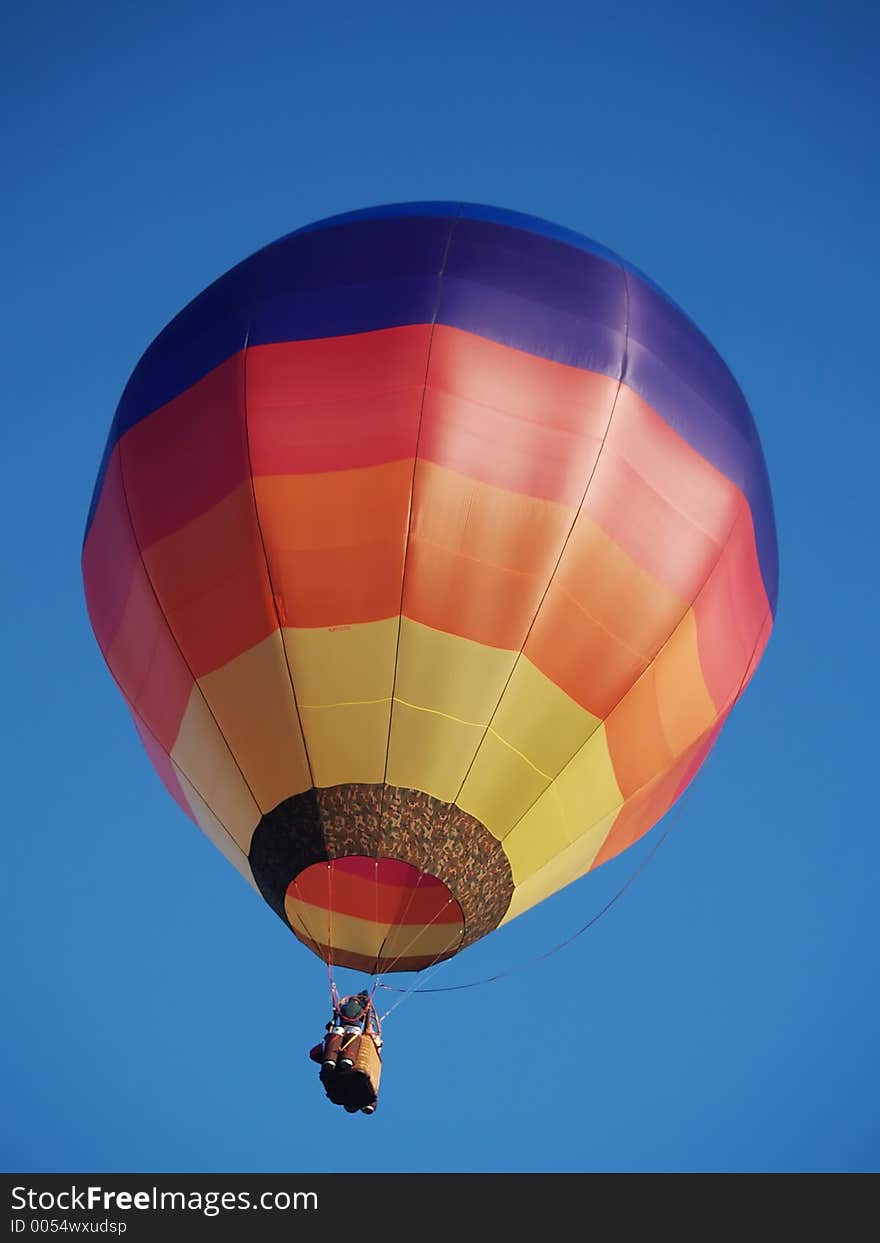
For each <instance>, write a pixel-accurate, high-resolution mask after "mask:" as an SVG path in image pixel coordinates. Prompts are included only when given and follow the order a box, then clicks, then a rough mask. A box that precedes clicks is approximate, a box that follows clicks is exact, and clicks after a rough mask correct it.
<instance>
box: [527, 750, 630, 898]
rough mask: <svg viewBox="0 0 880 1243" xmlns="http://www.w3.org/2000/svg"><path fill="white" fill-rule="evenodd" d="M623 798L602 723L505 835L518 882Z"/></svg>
mask: <svg viewBox="0 0 880 1243" xmlns="http://www.w3.org/2000/svg"><path fill="white" fill-rule="evenodd" d="M622 802H623V797H622V795H621V793H620V787H619V786H618V784H617V780H616V778H615V776H614V768H613V766H612V763H611V757H610V755H609V753H608V743H607V740H606V737H605V726H604V725H600V726H599V728H598V729H597V730H595V732H594V733H593V734H591V735H590V737H589V739H588V740H587V742H586V743H585V744H584V746H583V747H582V748H581V749H580V751H578V753H577V754H576V755H575V756H574V758H573V759H572V760H571V761H570V763H569V764H567V765H566V767H565V768H564V769H563V770H562V772H561V773H560V774H559V776H558V777H557V778H556V780H555V781H554V782H553V783H552V785H550V786H549V787H548V788H547V790H546V791H545V792H544V793H543V794H542V795H541V797H540V798H539V799H538V800H537V802H536V803H535V804H534V806H533V807H531V808H530V809H529V811H528V812H526V814H525V815H524V816H523V818H522V820H520V822H519V824H517V825H516V827H515V828H513V829H512V830H511V831H510V833H508V835H507V836H506V837H505V838H504V850H505V852H506V854H507V857H508V859H509V860H510V865H511V868H512V869H513V880H514V884H515V885H520V884H522V883H523V881H525V880H527V879H528V877H529V876H532V875H533V874H534V873H535V872H537V871H538V869H539V868H541V867H543V866H544V865H545V864H546V863H548V862H549V861H550V860H551V859H552V858H553V857H554V856H555V855H557V854H559V853H560V851H562V850H563V849H564V848H565V847H566V846H568V845H570V844H571V843H572V842H574V841H575V840H576V839H577V838H578V837H580V836H581V834H582V833H583V832H584V831H586V830H587V829H589V828H590V827H591V826H592V825H594V824H597V823H599V821H601V820H602V819H604V818H605V817H606V816H608V815H609V814H610V813H611V812H612V811H616V809H617V808H618V807H619V806H620V804H621V803H622ZM597 849H598V847H597ZM572 879H573V878H572Z"/></svg>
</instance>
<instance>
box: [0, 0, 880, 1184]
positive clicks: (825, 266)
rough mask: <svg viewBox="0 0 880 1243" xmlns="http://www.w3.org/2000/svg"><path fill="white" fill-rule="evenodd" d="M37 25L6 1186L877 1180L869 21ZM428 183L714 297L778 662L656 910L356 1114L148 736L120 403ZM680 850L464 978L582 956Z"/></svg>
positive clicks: (20, 314) (16, 115) (459, 1018)
mask: <svg viewBox="0 0 880 1243" xmlns="http://www.w3.org/2000/svg"><path fill="white" fill-rule="evenodd" d="M16 8H17V12H16V11H13V6H7V7H6V10H5V13H4V17H3V19H2V30H0V45H2V47H3V52H2V58H3V62H4V63H3V64H2V67H0V91H2V94H3V96H4V98H3V114H4V116H5V118H6V122H7V125H6V137H5V140H4V152H3V155H4V160H3V162H4V166H5V169H6V173H7V185H6V189H5V193H4V195H3V198H2V203H0V213H2V217H3V226H2V237H3V270H4V278H5V279H4V285H5V296H4V298H3V305H2V308H0V315H2V319H3V324H2V333H0V341H2V347H0V348H2V350H3V354H4V362H3V372H4V395H5V401H4V405H5V415H4V419H5V426H6V437H7V439H6V462H7V467H6V472H5V481H4V488H3V490H2V494H0V504H2V506H3V511H4V512H3V529H4V530H5V531H6V541H5V550H4V594H5V607H4V609H3V611H2V621H0V624H2V628H3V643H2V651H3V656H4V661H5V671H4V675H3V676H4V702H5V713H4V718H5V735H6V738H5V745H4V748H3V763H4V767H5V770H6V771H5V777H4V787H3V788H4V806H3V811H4V815H3V820H4V862H5V867H4V869H3V877H2V887H3V888H2V894H0V910H2V918H3V921H4V924H5V927H4V931H3V955H4V960H5V961H4V963H3V967H2V991H3V993H5V994H6V996H5V998H4V1000H3V1013H4V1022H3V1026H2V1035H0V1042H2V1044H0V1068H2V1075H3V1085H2V1099H3V1102H4V1105H3V1112H4V1114H5V1119H4V1125H3V1127H2V1140H0V1145H2V1152H0V1166H2V1168H4V1169H5V1170H8V1171H15V1170H35V1171H64V1170H74V1171H117V1170H118V1171H132V1170H157V1171H175V1170H182V1171H296V1172H314V1171H324V1170H327V1171H336V1170H341V1169H353V1170H365V1171H366V1170H391V1171H398V1170H400V1171H447V1170H451V1171H459V1170H463V1171H543V1170H563V1171H582V1170H876V1169H878V1168H880V1075H878V1060H877V1049H878V1045H880V1031H878V1027H880V1004H878V997H877V980H878V967H880V963H878V944H880V903H878V901H877V878H878V876H880V824H878V820H880V817H878V814H877V795H876V792H875V791H876V778H875V769H876V760H875V749H876V743H877V699H878V684H877V683H878V680H877V673H876V659H875V647H876V636H877V615H878V606H880V598H878V596H880V593H878V586H877V561H878V543H880V522H878V503H877V495H878V488H877V482H876V462H877V458H878V451H880V431H878V427H880V423H878V418H877V414H876V396H875V386H876V380H875V377H874V374H873V372H874V370H875V367H874V363H875V360H876V357H877V330H878V327H880V324H878V315H877V297H876V291H875V284H876V279H877V276H876V274H877V271H878V245H877V213H878V172H877V145H876V141H877V140H876V135H877V132H878V119H880V118H878V94H877V85H876V57H875V50H876V46H877V38H878V33H880V31H878V20H877V16H876V13H873V14H872V13H871V12H870V6H868V5H866V4H863V3H853V2H851V3H843V4H835V5H832V4H830V3H827V4H824V5H820V4H808V3H804V4H794V3H792V4H790V5H787V4H779V3H773V2H772V0H771V2H770V3H769V4H758V3H744V4H739V5H735V6H720V5H708V6H707V5H705V4H698V3H689V4H668V5H664V4H660V5H658V4H655V3H646V2H642V0H634V2H633V3H630V4H628V5H625V6H619V5H618V6H609V5H601V6H600V5H595V4H592V3H587V4H580V3H574V0H569V2H568V3H562V2H561V0H545V2H544V3H542V4H540V5H529V6H522V9H521V11H520V12H518V11H517V6H516V5H511V4H509V3H505V4H501V3H496V2H495V0H488V2H487V3H485V4H481V5H474V4H472V3H464V0H453V2H452V3H449V2H447V3H445V4H443V5H440V6H437V5H434V6H431V5H422V6H418V5H412V4H410V3H402V2H401V3H395V4H389V3H379V4H376V5H366V6H365V5H361V4H351V3H349V2H348V0H343V2H342V3H339V4H336V5H331V6H328V7H326V8H325V9H324V10H322V13H323V15H319V13H318V11H317V9H316V7H315V6H300V5H299V4H298V3H296V2H294V3H269V2H266V0H253V2H252V3H249V4H245V5H241V4H236V5H233V4H231V3H224V2H223V0H215V2H213V3H211V4H208V3H205V4H198V5H197V4H188V3H184V4H182V5H181V4H176V3H175V4H171V3H161V2H157V3H155V4H151V5H149V6H146V7H145V8H143V10H142V11H141V12H136V11H135V6H132V5H119V4H109V3H91V4H85V5H82V6H70V5H62V4H58V3H55V4H49V5H46V6H42V7H40V8H36V9H35V8H33V7H31V8H30V9H26V8H25V7H24V6H16ZM406 199H464V200H469V201H475V202H488V203H493V204H499V205H502V206H505V207H509V208H512V209H515V210H519V211H524V212H531V213H534V214H537V215H540V216H545V217H547V218H549V219H551V220H554V221H557V222H559V223H561V224H563V225H566V226H568V227H570V228H574V229H577V230H579V231H581V232H583V233H586V234H588V235H589V236H591V237H594V238H596V239H597V240H598V241H600V242H602V243H603V244H605V245H606V246H609V247H611V248H612V249H614V250H616V251H618V252H620V253H621V254H622V255H624V256H625V257H626V258H627V259H629V260H630V261H631V262H633V263H634V264H636V265H637V266H638V267H640V268H642V269H643V270H644V271H645V272H647V273H648V274H649V275H650V276H651V277H653V279H654V280H656V281H657V282H658V283H659V284H660V285H662V286H663V287H664V288H665V289H666V290H667V291H668V292H669V293H670V295H671V296H672V297H673V298H675V299H676V301H678V302H679V303H680V304H681V305H682V306H683V307H684V308H685V309H686V310H687V311H688V312H689V313H690V315H691V316H692V317H693V318H694V319H695V320H696V321H697V322H698V323H699V324H700V325H701V327H702V328H703V329H704V331H705V332H706V333H707V335H708V336H709V337H710V339H711V340H712V341H713V342H714V344H715V345H716V346H717V347H718V349H719V350H720V351H721V353H722V354H723V356H724V357H725V359H726V360H727V362H728V363H729V365H730V366H731V368H732V370H733V371H734V373H735V375H736V376H737V378H738V379H739V381H740V383H741V385H742V387H743V389H744V391H745V393H746V396H747V397H748V399H749V402H750V404H751V406H752V409H753V411H754V414H755V417H756V420H757V423H758V426H759V428H760V431H761V435H762V438H763V442H764V447H765V452H766V456H767V461H768V465H769V470H770V476H771V480H772V482H773V487H774V495H775V501H776V507H777V520H778V526H779V539H780V556H781V592H780V607H779V613H778V619H777V627H776V630H775V632H774V635H773V638H772V640H771V643H770V646H769V648H768V651H767V654H766V656H765V659H764V663H763V665H762V666H761V669H760V671H759V673H758V676H757V677H756V679H755V680H754V682H753V683H752V686H751V687H750V689H749V690H748V692H747V694H746V696H745V698H744V700H743V701H742V703H741V704H740V705H739V707H738V709H737V710H736V711H735V713H734V714H733V717H732V718H731V720H730V722H729V724H728V726H727V728H726V730H725V733H724V735H723V737H722V739H721V742H720V743H719V745H718V747H717V748H716V750H715V752H714V753H713V755H712V757H711V758H710V761H709V763H708V765H707V767H706V770H705V772H704V773H703V774H702V775H701V777H700V778H699V779H698V781H697V783H696V785H695V787H694V789H693V793H692V795H691V796H690V797H689V798H688V800H687V802H686V804H685V806H684V808H683V810H682V811H681V814H680V815H679V816H678V818H677V820H676V822H675V824H674V826H673V829H672V832H671V834H670V836H669V837H668V839H667V840H666V841H665V842H664V844H663V845H662V847H661V849H660V850H659V852H658V854H657V855H656V857H655V858H654V859H653V861H652V862H651V863H650V865H649V866H648V867H647V869H646V870H645V871H644V873H643V874H642V875H641V876H640V877H639V878H638V880H637V881H636V883H635V884H634V886H633V887H632V888H631V889H630V890H629V891H628V892H627V894H626V895H625V896H624V897H623V898H622V899H621V901H620V902H619V903H618V904H617V905H616V906H615V907H614V908H613V910H612V911H611V912H610V913H609V914H608V915H607V916H606V917H605V918H604V919H603V920H602V921H601V922H600V923H599V924H598V926H597V927H596V928H595V929H594V930H593V931H591V932H590V933H588V934H587V935H586V936H584V937H582V938H581V939H580V940H578V941H577V942H576V943H575V944H574V945H572V946H570V947H569V948H568V949H566V950H565V951H563V952H562V953H559V954H557V955H556V956H555V957H553V958H550V959H549V960H547V961H546V962H544V963H543V964H542V965H541V966H539V967H537V968H535V969H533V970H530V971H527V972H525V973H521V974H518V975H514V976H513V977H511V978H510V979H508V980H505V981H503V982H501V983H499V984H495V985H491V986H488V987H486V988H485V989H482V990H472V991H464V992H458V993H451V994H448V995H446V996H444V997H415V998H412V999H410V1000H408V1001H407V1002H406V1004H405V1005H403V1006H401V1007H400V1009H399V1010H397V1011H396V1012H395V1014H394V1016H393V1018H392V1019H391V1020H389V1022H388V1027H387V1032H386V1035H387V1045H386V1047H387V1059H386V1068H385V1082H384V1084H383V1094H382V1101H381V1107H380V1110H379V1112H378V1113H377V1114H376V1116H375V1117H374V1118H373V1119H366V1118H363V1117H356V1118H349V1117H347V1116H346V1115H345V1114H343V1113H342V1112H341V1111H340V1110H337V1109H334V1108H333V1107H332V1106H331V1105H330V1104H329V1103H328V1102H326V1101H325V1099H324V1097H323V1092H322V1090H321V1088H320V1085H319V1084H318V1082H317V1078H316V1075H315V1068H314V1067H313V1065H312V1064H311V1063H309V1062H308V1061H307V1060H306V1050H307V1048H308V1046H309V1045H310V1044H312V1043H313V1042H314V1040H316V1039H317V1038H318V1035H319V1034H320V1030H321V1028H322V1026H323V1021H324V1018H325V1010H326V971H325V970H324V969H323V968H322V967H321V964H320V963H319V962H318V960H317V959H315V958H313V957H312V956H311V955H310V954H308V953H307V952H306V951H305V950H304V949H303V948H302V947H300V946H299V945H298V944H297V942H296V941H295V940H294V938H293V937H292V936H290V935H289V934H288V933H286V932H285V930H284V928H283V927H282V925H281V924H280V922H279V921H278V920H277V919H276V918H275V916H274V915H273V914H272V913H271V912H270V911H269V909H268V907H265V906H264V905H263V904H262V903H261V902H260V900H259V899H258V898H257V897H256V896H255V895H254V894H253V892H252V891H251V890H250V889H249V888H248V887H247V886H246V885H245V884H244V883H243V882H242V881H241V880H240V878H239V876H238V875H237V873H236V872H234V870H233V869H232V868H231V867H230V866H229V865H228V864H226V863H225V861H224V860H223V858H222V857H221V856H220V855H219V854H218V853H217V852H216V851H215V850H214V849H213V848H212V847H211V846H210V844H209V843H208V842H207V841H206V840H205V839H203V838H202V837H201V836H200V834H199V833H198V832H197V831H196V830H195V828H194V827H192V826H191V825H190V824H189V822H188V821H187V820H185V818H184V817H183V815H182V813H181V812H180V811H179V810H178V809H177V807H176V806H175V805H174V804H173V803H172V801H171V800H170V799H169V798H168V797H167V795H166V794H165V792H164V791H163V790H162V788H161V787H160V784H159V782H158V781H157V779H156V778H155V776H154V774H153V771H152V769H151V768H150V766H149V763H148V762H147V760H146V758H145V756H144V754H143V753H142V751H141V748H140V745H139V743H138V741H137V739H136V736H135V733H134V730H133V728H132V727H131V725H130V722H129V718H128V715H127V713H126V712H125V709H124V707H123V704H122V701H121V699H120V698H119V696H118V694H117V692H116V689H115V687H114V686H113V684H112V681H111V679H110V677H109V675H108V673H107V672H106V669H105V667H104V664H103V661H102V659H101V657H100V654H99V652H98V649H97V646H96V644H95V642H94V640H93V637H92V634H91V631H90V628H89V623H88V619H87V616H86V611H85V606H84V602H83V594H82V588H81V581H80V570H79V552H80V541H81V538H82V530H83V523H84V519H85V515H86V510H87V507H88V502H89V496H90V492H91V487H92V483H93V479H94V475H95V472H96V469H97V465H98V461H99V458H100V454H101V450H102V447H103V443H104V438H105V435H106V432H107V429H108V426H109V422H110V419H111V417H112V414H113V410H114V407H115V404H116V401H117V399H118V397H119V394H120V392H121V390H122V387H123V385H124V383H125V380H126V378H127V377H128V374H129V372H130V371H131V369H132V367H133V366H134V364H135V362H136V361H137V359H138V357H139V355H140V354H141V352H142V350H143V349H144V348H145V347H146V345H147V344H148V343H149V341H150V340H151V339H152V337H153V336H154V334H155V333H156V332H157V331H158V330H159V329H160V328H161V327H162V326H163V324H164V323H165V322H166V321H167V320H168V319H169V318H170V317H171V316H172V315H173V314H174V313H175V312H176V311H177V310H178V309H179V308H180V307H181V306H182V305H183V304H184V303H185V302H186V301H187V300H188V299H189V298H191V297H192V296H193V295H195V294H196V293H198V292H199V290H201V289H202V288H203V287H204V286H205V285H206V284H207V283H208V282H209V281H211V280H212V279H213V278H214V277H215V276H217V275H219V274H220V273H221V272H223V271H225V270H226V269H227V268H228V267H230V266H231V265H232V264H233V263H234V262H236V261H237V260H239V259H240V258H242V257H244V256H245V255H247V254H249V253H250V252H252V251H253V250H255V249H256V248H258V247H259V246H261V245H263V244H265V243H267V242H269V241H271V240H273V239H274V238H276V237H277V236H279V235H280V234H283V233H285V232H288V231H290V230H291V229H293V228H296V227H298V226H299V225H301V224H304V223H307V222H309V221H311V220H314V219H316V218H318V217H322V216H326V215H329V214H332V213H334V212H340V211H345V210H349V209H352V208H357V207H362V206H366V205H369V204H373V203H384V202H391V201H395V200H406ZM872 567H873V568H872ZM673 814H675V813H673ZM656 836H657V834H656V832H655V834H654V835H652V836H651V837H649V838H648V839H647V840H646V841H645V842H643V843H642V844H641V845H640V846H639V847H636V848H635V850H634V851H632V852H630V853H629V854H626V855H624V856H623V857H621V858H620V859H618V860H616V861H615V862H613V863H612V864H609V865H607V866H606V867H605V868H603V869H601V870H600V871H599V872H598V873H595V874H593V875H592V876H590V877H588V878H586V879H585V880H583V881H581V882H579V883H577V884H576V885H574V886H573V887H571V888H569V889H568V890H566V891H565V892H564V893H563V894H561V895H558V896H557V897H556V898H555V899H553V900H551V901H550V902H548V903H546V904H544V905H543V906H542V907H540V908H539V909H538V910H537V911H535V912H533V913H532V914H530V915H528V916H525V917H524V918H522V919H520V920H518V921H516V922H515V923H514V924H513V925H511V926H510V927H509V928H507V929H505V930H503V931H502V932H500V933H497V934H495V935H493V936H492V937H490V938H488V939H487V940H485V941H483V942H481V943H480V944H479V945H478V946H476V947H474V948H473V949H471V950H469V951H467V952H466V953H465V954H464V955H462V957H461V958H459V959H457V960H456V962H454V963H453V964H451V965H449V966H447V967H445V968H444V969H443V970H442V971H440V972H439V973H438V975H437V977H436V983H437V984H438V985H440V984H443V983H447V984H450V983H456V982H460V981H467V980H471V979H476V978H479V977H481V976H484V975H487V974H491V973H493V972H494V971H498V970H505V969H508V968H512V967H514V966H516V965H517V964H520V963H522V962H523V961H524V960H525V959H527V958H529V957H530V956H531V955H533V954H536V953H540V952H541V951H543V950H546V949H548V948H549V947H550V946H552V945H553V944H554V943H555V942H557V941H559V940H561V939H563V938H564V937H565V936H567V935H568V934H570V933H571V932H572V931H574V930H575V929H576V928H577V927H578V926H579V925H580V924H581V923H583V922H584V921H585V920H586V919H587V918H588V917H589V916H590V914H591V913H593V912H594V911H595V910H597V909H598V908H599V907H600V906H601V905H602V904H603V902H604V901H606V900H607V898H608V897H609V896H610V895H611V894H612V893H613V892H614V890H615V889H616V888H618V887H619V886H620V885H621V884H622V883H623V882H624V881H625V879H626V877H627V876H628V875H629V874H630V872H631V871H632V869H633V867H634V866H636V864H637V863H638V860H639V859H640V858H642V857H643V856H644V854H645V853H646V851H647V849H649V848H650V846H651V844H652V842H653V841H654V840H655V839H656ZM511 1016H513V1017H511ZM493 1033H494V1034H493Z"/></svg>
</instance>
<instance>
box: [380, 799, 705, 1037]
mask: <svg viewBox="0 0 880 1243" xmlns="http://www.w3.org/2000/svg"><path fill="white" fill-rule="evenodd" d="M688 793H690V791H688ZM686 802H687V797H686V796H685V797H683V798H681V799H680V800H679V802H678V805H677V807H676V808H675V811H674V813H673V815H672V816H670V819H669V823H668V824H667V826H666V828H665V829H664V830H663V832H662V834H661V835H660V837H659V838H658V839H657V841H656V842H655V843H654V845H653V847H652V848H651V850H650V851H649V852H648V854H646V855H645V857H644V859H642V861H641V862H640V863H639V865H638V867H637V868H636V869H635V871H634V872H632V874H631V875H630V876H629V877H628V878H627V880H626V881H625V882H624V884H623V885H621V887H620V888H619V889H618V890H617V892H616V893H615V894H614V895H613V896H612V897H611V898H610V899H609V900H608V901H607V902H606V903H605V905H604V906H603V907H601V908H600V910H599V911H597V912H596V914H595V915H593V916H591V918H590V919H588V920H587V922H586V923H585V924H584V925H583V926H582V927H581V928H578V930H577V931H576V932H573V933H572V934H571V936H568V937H566V938H565V940H564V941H560V942H559V944H558V945H554V946H553V948H552V949H549V950H545V951H544V953H543V954H538V955H537V956H536V957H535V958H530V959H529V960H528V961H527V962H525V963H520V964H517V965H516V966H515V967H511V968H510V969H509V970H507V971H499V972H498V974H497V975H489V976H486V977H485V978H484V979H482V980H470V981H468V983H466V984H449V985H446V986H445V987H443V988H415V987H414V985H410V987H409V988H406V989H402V988H394V987H393V986H392V985H391V984H381V983H380V984H379V985H378V987H379V988H382V989H385V991H386V992H389V993H402V994H403V996H402V997H401V998H400V1001H398V1002H397V1003H396V1004H395V1005H394V1006H392V1007H391V1010H395V1009H396V1008H397V1006H398V1005H400V1004H401V1002H403V1001H404V1000H405V999H406V998H407V997H408V996H413V997H414V996H416V995H417V994H418V993H424V994H428V993H458V992H461V991H462V990H463V989H466V988H481V987H482V986H483V985H484V984H494V983H495V982H496V981H497V980H504V979H507V977H508V976H511V975H517V974H518V973H519V972H520V971H528V970H530V968H532V967H534V966H537V964H538V963H539V962H544V961H545V960H546V959H547V958H552V957H553V955H554V954H558V953H559V951H560V950H563V949H565V947H566V946H567V945H571V943H572V941H576V940H577V939H578V937H581V936H583V935H584V933H585V932H588V931H589V930H590V929H591V928H592V927H594V926H595V925H596V924H597V923H598V922H599V920H600V919H601V918H602V916H603V915H606V914H607V913H608V911H610V910H611V908H612V906H614V904H615V903H616V902H617V901H618V899H619V898H622V897H623V895H624V894H625V893H626V891H627V889H629V887H630V885H632V884H633V883H634V881H635V880H636V877H638V876H640V875H641V873H642V872H643V871H644V870H645V868H646V867H647V866H648V864H649V863H650V862H651V860H652V859H653V858H654V856H655V855H656V853H657V851H658V850H659V849H660V847H661V846H662V845H663V843H664V842H665V841H666V838H667V837H668V836H669V834H670V832H671V830H672V827H673V825H674V824H675V822H676V820H677V819H678V816H679V815H680V813H681V811H682V809H683V807H684V806H685V804H686ZM446 961H449V960H448V959H445V960H444V962H446ZM443 965H444V963H442V962H441V963H438V964H437V966H440V967H442V966H443ZM391 1010H388V1011H387V1012H386V1014H385V1015H383V1017H387V1015H388V1014H390V1013H391Z"/></svg>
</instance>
